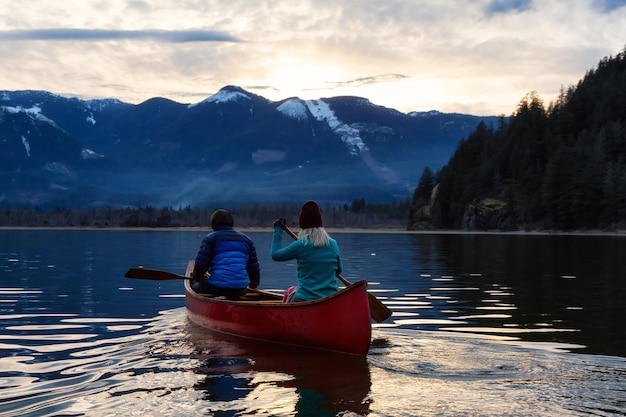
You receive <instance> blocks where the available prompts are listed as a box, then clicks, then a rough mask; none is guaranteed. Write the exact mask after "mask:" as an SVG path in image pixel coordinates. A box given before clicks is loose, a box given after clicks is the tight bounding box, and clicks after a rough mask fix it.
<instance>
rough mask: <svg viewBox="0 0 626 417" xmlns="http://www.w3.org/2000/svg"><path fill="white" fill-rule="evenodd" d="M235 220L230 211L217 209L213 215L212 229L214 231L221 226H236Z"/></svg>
mask: <svg viewBox="0 0 626 417" xmlns="http://www.w3.org/2000/svg"><path fill="white" fill-rule="evenodd" d="M234 225H235V220H234V219H233V215H232V214H230V211H228V210H224V209H217V210H215V211H214V212H213V214H211V228H212V229H213V230H215V229H217V228H218V227H220V226H231V227H232V226H234Z"/></svg>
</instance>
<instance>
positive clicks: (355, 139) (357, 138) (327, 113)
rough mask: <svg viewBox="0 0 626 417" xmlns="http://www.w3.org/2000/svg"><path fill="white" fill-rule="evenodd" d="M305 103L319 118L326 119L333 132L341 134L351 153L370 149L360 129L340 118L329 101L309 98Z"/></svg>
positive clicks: (320, 119)
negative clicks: (364, 141)
mask: <svg viewBox="0 0 626 417" xmlns="http://www.w3.org/2000/svg"><path fill="white" fill-rule="evenodd" d="M305 104H306V106H307V108H308V109H309V111H310V112H311V114H312V115H313V116H314V117H315V118H316V119H317V120H319V121H325V122H326V123H328V126H330V128H331V129H332V130H333V132H335V133H337V134H339V135H341V141H342V142H343V143H344V144H345V145H346V147H347V148H348V150H349V151H350V155H358V154H359V153H360V152H363V151H366V150H368V149H367V146H365V143H363V140H362V139H361V135H360V133H361V132H360V130H359V129H355V128H354V127H352V126H350V125H347V124H345V123H343V122H342V121H341V120H339V119H338V118H337V116H335V112H333V111H332V109H331V108H330V106H329V105H328V103H326V102H325V101H323V100H307V101H305Z"/></svg>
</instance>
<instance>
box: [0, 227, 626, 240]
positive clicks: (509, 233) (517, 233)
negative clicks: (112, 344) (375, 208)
mask: <svg viewBox="0 0 626 417" xmlns="http://www.w3.org/2000/svg"><path fill="white" fill-rule="evenodd" d="M235 229H236V230H239V231H241V232H244V233H245V232H254V233H264V232H265V233H271V232H272V231H273V230H274V229H273V228H272V227H237V226H235ZM325 229H326V231H327V232H328V233H329V234H331V235H332V234H335V233H337V234H340V233H370V234H376V233H378V234H406V235H506V236H607V237H608V236H617V237H626V230H616V231H602V230H589V231H580V230H579V231H571V232H565V231H555V230H530V231H523V230H516V231H498V230H406V229H400V228H375V229H374V228H373V229H367V228H358V227H327V228H325ZM1 230H61V231H110V232H119V231H124V232H134V231H137V232H186V231H189V232H205V233H209V232H210V231H211V228H210V227H209V226H207V227H203V226H188V227H96V226H0V231H1ZM297 230H298V229H295V230H294V232H295V233H297Z"/></svg>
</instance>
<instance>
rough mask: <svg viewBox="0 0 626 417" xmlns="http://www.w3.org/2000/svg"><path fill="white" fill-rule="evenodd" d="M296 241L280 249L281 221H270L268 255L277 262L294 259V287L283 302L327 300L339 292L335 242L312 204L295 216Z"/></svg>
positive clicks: (338, 265) (339, 267) (288, 291)
mask: <svg viewBox="0 0 626 417" xmlns="http://www.w3.org/2000/svg"><path fill="white" fill-rule="evenodd" d="M298 224H299V226H300V229H301V230H300V233H299V234H298V240H294V241H293V242H291V243H290V244H289V245H287V246H285V247H284V248H283V247H281V246H282V236H283V231H284V226H285V225H286V220H285V219H278V220H276V221H275V222H274V234H273V235H272V246H271V250H270V253H271V256H272V259H273V260H275V261H279V262H284V261H289V260H291V259H296V260H297V263H298V267H297V270H298V285H297V286H296V287H295V291H294V287H292V288H290V289H289V290H287V292H286V293H285V296H286V297H285V302H288V303H289V302H301V301H309V300H315V299H317V298H323V297H327V296H329V295H331V294H334V293H335V292H337V291H338V290H339V288H338V286H337V275H339V274H341V270H342V268H343V265H342V263H341V255H340V253H339V246H338V245H337V242H336V241H335V240H334V239H332V238H331V237H330V236H329V235H328V233H327V232H326V230H324V227H322V213H321V211H320V207H319V205H318V204H317V203H316V202H315V201H307V202H306V203H304V204H303V205H302V208H301V209H300V215H299V217H298Z"/></svg>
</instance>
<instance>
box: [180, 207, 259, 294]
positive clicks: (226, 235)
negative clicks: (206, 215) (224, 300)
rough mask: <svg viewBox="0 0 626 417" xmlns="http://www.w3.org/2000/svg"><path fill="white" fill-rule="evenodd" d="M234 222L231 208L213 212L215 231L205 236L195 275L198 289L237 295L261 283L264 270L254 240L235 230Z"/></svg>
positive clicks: (199, 251)
mask: <svg viewBox="0 0 626 417" xmlns="http://www.w3.org/2000/svg"><path fill="white" fill-rule="evenodd" d="M234 224H235V221H234V219H233V216H232V214H231V213H230V212H229V211H228V210H224V209H218V210H215V211H214V212H213V213H212V214H211V228H212V229H213V232H211V233H209V234H208V235H206V236H205V237H204V239H202V243H201V244H200V249H199V250H198V255H197V256H196V260H195V266H194V270H193V273H192V275H191V277H192V280H193V281H194V283H193V284H192V288H193V290H194V291H196V292H198V293H206V294H212V295H214V296H226V297H228V298H237V297H239V296H240V295H241V294H243V293H244V292H245V290H246V288H248V287H249V288H257V287H258V286H259V282H260V280H261V270H260V267H259V260H258V258H257V253H256V248H255V247H254V242H252V239H250V238H249V237H248V236H247V235H245V234H243V233H241V232H239V231H237V230H235V229H234ZM207 272H208V273H209V274H208V277H206V275H205V274H206V273H207Z"/></svg>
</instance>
